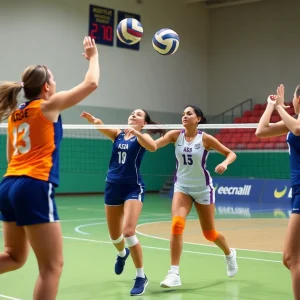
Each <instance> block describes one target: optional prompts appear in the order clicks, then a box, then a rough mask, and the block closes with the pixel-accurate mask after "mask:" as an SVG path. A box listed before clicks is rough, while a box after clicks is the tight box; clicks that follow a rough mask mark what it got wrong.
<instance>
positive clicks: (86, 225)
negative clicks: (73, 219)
mask: <svg viewBox="0 0 300 300" xmlns="http://www.w3.org/2000/svg"><path fill="white" fill-rule="evenodd" d="M104 224H106V222H101V223H91V224H83V225H79V226H77V227H75V228H74V230H75V231H76V232H78V233H80V234H85V235H91V233H88V232H85V231H81V230H80V228H82V227H88V226H94V225H104Z"/></svg>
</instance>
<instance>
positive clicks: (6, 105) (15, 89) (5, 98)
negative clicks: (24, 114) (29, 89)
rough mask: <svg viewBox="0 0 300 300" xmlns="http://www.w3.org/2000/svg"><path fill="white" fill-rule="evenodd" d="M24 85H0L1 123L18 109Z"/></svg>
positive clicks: (8, 83)
mask: <svg viewBox="0 0 300 300" xmlns="http://www.w3.org/2000/svg"><path fill="white" fill-rule="evenodd" d="M22 88H23V84H22V83H17V82H4V83H3V84H1V85H0V122H1V121H3V120H5V119H7V118H8V117H9V116H10V115H11V113H12V112H13V111H14V110H15V109H16V107H17V104H18V95H19V93H20V92H21V90H22Z"/></svg>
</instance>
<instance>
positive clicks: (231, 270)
mask: <svg viewBox="0 0 300 300" xmlns="http://www.w3.org/2000/svg"><path fill="white" fill-rule="evenodd" d="M230 250H231V254H232V256H231V257H230V258H228V257H226V256H225V261H226V264H227V275H228V276H229V277H233V276H234V275H235V274H236V273H237V271H238V265H237V261H236V250H235V249H230Z"/></svg>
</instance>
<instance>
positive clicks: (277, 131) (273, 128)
mask: <svg viewBox="0 0 300 300" xmlns="http://www.w3.org/2000/svg"><path fill="white" fill-rule="evenodd" d="M274 109H275V96H273V95H272V96H269V97H268V105H267V107H266V110H265V111H264V113H263V115H262V116H261V118H260V120H259V122H258V126H257V128H256V132H255V135H256V136H257V137H260V138H267V137H271V136H279V135H284V134H287V133H288V131H289V130H288V128H287V127H286V125H285V124H284V122H283V121H279V122H277V123H274V124H270V119H271V115H272V113H273V111H274Z"/></svg>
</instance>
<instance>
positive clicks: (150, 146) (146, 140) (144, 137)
mask: <svg viewBox="0 0 300 300" xmlns="http://www.w3.org/2000/svg"><path fill="white" fill-rule="evenodd" d="M126 131H130V129H126V130H125V132H126ZM135 135H136V137H137V141H138V143H139V144H140V145H141V146H142V147H143V148H145V149H147V150H148V151H150V152H155V151H156V149H157V147H156V144H155V141H154V140H153V138H152V137H151V135H150V134H148V133H141V132H138V133H136V134H135Z"/></svg>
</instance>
